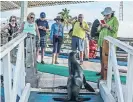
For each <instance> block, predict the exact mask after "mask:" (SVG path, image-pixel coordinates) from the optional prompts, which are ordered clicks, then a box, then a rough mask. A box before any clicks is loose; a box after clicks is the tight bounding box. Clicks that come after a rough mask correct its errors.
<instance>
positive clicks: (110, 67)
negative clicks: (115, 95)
mask: <svg viewBox="0 0 133 102" xmlns="http://www.w3.org/2000/svg"><path fill="white" fill-rule="evenodd" d="M112 49H113V45H112V44H111V43H110V42H109V54H108V70H107V86H108V89H109V92H111V83H112V58H111V57H112V56H113V55H112V51H113V50H112Z"/></svg>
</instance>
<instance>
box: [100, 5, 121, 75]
mask: <svg viewBox="0 0 133 102" xmlns="http://www.w3.org/2000/svg"><path fill="white" fill-rule="evenodd" d="M114 12H115V11H113V10H112V8H111V7H106V8H105V9H104V11H103V12H101V14H102V15H103V16H104V23H102V22H101V24H100V26H99V27H98V32H99V33H100V34H99V40H98V46H99V47H100V58H101V70H102V67H103V66H102V48H103V41H104V37H106V36H111V37H114V38H117V32H118V28H119V22H118V20H117V18H116V17H115V16H114ZM100 74H101V72H100V73H97V75H100Z"/></svg>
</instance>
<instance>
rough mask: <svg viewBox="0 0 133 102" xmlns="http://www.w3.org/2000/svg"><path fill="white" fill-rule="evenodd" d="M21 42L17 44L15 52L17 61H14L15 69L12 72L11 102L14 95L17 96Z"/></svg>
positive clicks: (13, 100)
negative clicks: (16, 51)
mask: <svg viewBox="0 0 133 102" xmlns="http://www.w3.org/2000/svg"><path fill="white" fill-rule="evenodd" d="M22 50H23V49H22V43H20V44H19V46H18V53H17V61H16V69H15V72H14V78H13V79H14V80H13V92H12V94H13V96H12V102H15V100H16V96H17V92H18V89H19V88H20V87H18V82H19V79H20V77H21V76H20V75H21V74H20V73H21V68H22V62H21V61H22Z"/></svg>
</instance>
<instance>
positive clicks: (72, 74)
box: [54, 51, 95, 102]
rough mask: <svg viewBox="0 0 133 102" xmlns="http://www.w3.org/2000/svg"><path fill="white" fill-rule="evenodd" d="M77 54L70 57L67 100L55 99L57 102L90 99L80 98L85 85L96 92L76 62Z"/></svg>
mask: <svg viewBox="0 0 133 102" xmlns="http://www.w3.org/2000/svg"><path fill="white" fill-rule="evenodd" d="M76 54H77V53H76V52H74V51H73V52H70V54H69V57H68V66H69V77H68V81H67V99H63V98H54V100H55V101H64V102H70V101H74V102H83V101H87V100H90V98H82V99H81V98H79V92H80V89H81V88H82V86H83V85H84V87H85V89H87V90H89V91H91V92H95V90H94V89H93V88H92V87H91V86H90V85H89V84H88V83H87V82H86V79H85V76H84V73H83V69H82V67H81V66H80V64H79V63H78V62H77V60H76Z"/></svg>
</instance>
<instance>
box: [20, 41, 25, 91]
mask: <svg viewBox="0 0 133 102" xmlns="http://www.w3.org/2000/svg"><path fill="white" fill-rule="evenodd" d="M21 43H22V45H21V47H22V61H21V62H22V66H21V73H20V74H21V89H23V88H24V87H25V74H26V73H25V63H24V41H22V42H21Z"/></svg>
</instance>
